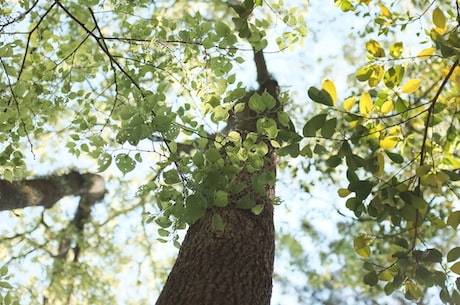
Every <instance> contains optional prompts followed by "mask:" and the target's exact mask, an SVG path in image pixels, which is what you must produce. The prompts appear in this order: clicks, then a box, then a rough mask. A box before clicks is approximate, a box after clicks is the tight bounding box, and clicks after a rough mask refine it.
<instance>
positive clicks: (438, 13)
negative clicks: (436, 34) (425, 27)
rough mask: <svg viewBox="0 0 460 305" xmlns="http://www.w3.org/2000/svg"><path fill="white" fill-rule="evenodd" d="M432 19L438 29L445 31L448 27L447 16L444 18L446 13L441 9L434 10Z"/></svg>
mask: <svg viewBox="0 0 460 305" xmlns="http://www.w3.org/2000/svg"><path fill="white" fill-rule="evenodd" d="M432 19H433V23H434V25H435V26H436V27H438V28H440V29H444V28H445V27H446V16H444V12H443V11H442V10H441V9H440V8H439V7H437V8H435V9H434V10H433V16H432Z"/></svg>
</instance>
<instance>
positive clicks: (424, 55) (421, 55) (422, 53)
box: [417, 48, 436, 59]
mask: <svg viewBox="0 0 460 305" xmlns="http://www.w3.org/2000/svg"><path fill="white" fill-rule="evenodd" d="M435 51H436V48H426V49H424V50H422V51H420V52H419V53H418V54H417V57H418V58H421V59H425V58H429V57H430V56H431V55H433V54H434V52H435Z"/></svg>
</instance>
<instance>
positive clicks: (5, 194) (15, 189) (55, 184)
mask: <svg viewBox="0 0 460 305" xmlns="http://www.w3.org/2000/svg"><path fill="white" fill-rule="evenodd" d="M104 193H105V184H104V179H103V178H102V177H101V176H99V175H95V174H80V173H78V172H71V173H69V174H67V175H63V176H49V177H43V178H37V179H32V180H22V181H16V182H13V183H11V182H9V181H6V180H0V211H5V210H13V209H23V208H26V207H30V206H43V207H45V208H51V207H52V206H53V205H54V204H55V203H56V202H57V201H59V200H60V199H61V198H62V197H64V196H69V195H74V196H82V195H85V196H90V197H91V198H94V200H100V199H102V197H103V196H104Z"/></svg>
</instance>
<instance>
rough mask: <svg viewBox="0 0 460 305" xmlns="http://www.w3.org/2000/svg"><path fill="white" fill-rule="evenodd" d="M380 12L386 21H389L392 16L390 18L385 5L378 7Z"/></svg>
mask: <svg viewBox="0 0 460 305" xmlns="http://www.w3.org/2000/svg"><path fill="white" fill-rule="evenodd" d="M380 10H381V12H382V15H383V16H385V17H386V18H388V19H391V17H392V16H391V12H390V10H389V9H388V7H386V6H385V5H383V4H382V5H381V6H380Z"/></svg>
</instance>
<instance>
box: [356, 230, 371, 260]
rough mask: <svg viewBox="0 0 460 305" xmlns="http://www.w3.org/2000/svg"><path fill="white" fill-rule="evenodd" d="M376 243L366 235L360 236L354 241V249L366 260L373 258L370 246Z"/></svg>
mask: <svg viewBox="0 0 460 305" xmlns="http://www.w3.org/2000/svg"><path fill="white" fill-rule="evenodd" d="M373 241H374V238H372V237H369V236H367V235H366V234H359V236H358V237H356V238H355V239H354V240H353V247H354V249H355V251H356V253H357V254H358V255H360V256H362V257H364V258H369V257H370V256H371V248H370V244H371V243H372V242H373Z"/></svg>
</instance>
